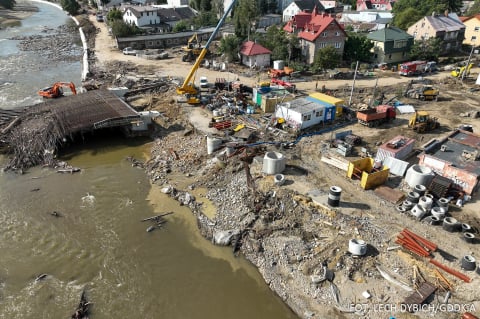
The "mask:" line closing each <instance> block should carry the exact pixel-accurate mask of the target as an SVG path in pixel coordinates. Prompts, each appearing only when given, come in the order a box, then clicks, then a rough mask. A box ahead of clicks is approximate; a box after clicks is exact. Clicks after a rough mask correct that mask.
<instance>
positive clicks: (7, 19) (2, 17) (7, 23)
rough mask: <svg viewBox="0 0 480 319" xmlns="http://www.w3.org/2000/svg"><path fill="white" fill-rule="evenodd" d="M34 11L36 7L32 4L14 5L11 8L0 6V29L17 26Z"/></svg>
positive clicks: (36, 10)
mask: <svg viewBox="0 0 480 319" xmlns="http://www.w3.org/2000/svg"><path fill="white" fill-rule="evenodd" d="M35 12H38V8H37V7H35V6H34V5H15V7H14V8H13V9H11V10H10V9H4V8H2V7H0V29H3V28H7V27H14V26H17V25H19V24H20V23H21V21H22V20H23V19H25V18H28V17H29V16H31V15H32V14H34V13H35Z"/></svg>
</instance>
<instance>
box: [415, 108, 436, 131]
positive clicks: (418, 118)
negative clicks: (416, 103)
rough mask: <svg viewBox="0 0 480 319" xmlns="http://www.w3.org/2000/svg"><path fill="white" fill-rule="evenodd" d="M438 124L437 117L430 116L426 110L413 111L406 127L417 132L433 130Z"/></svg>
mask: <svg viewBox="0 0 480 319" xmlns="http://www.w3.org/2000/svg"><path fill="white" fill-rule="evenodd" d="M439 126H440V123H438V119H437V118H436V117H432V116H430V114H428V112H426V111H417V112H415V114H414V115H413V116H412V117H411V118H410V121H409V122H408V127H409V128H410V129H412V130H414V131H415V132H417V133H425V132H429V131H433V130H434V129H436V128H438V127H439Z"/></svg>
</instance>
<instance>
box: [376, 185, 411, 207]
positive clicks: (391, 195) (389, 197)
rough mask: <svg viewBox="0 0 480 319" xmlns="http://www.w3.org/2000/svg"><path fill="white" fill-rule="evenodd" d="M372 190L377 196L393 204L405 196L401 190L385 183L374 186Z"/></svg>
mask: <svg viewBox="0 0 480 319" xmlns="http://www.w3.org/2000/svg"><path fill="white" fill-rule="evenodd" d="M374 192H375V194H377V196H378V197H380V198H382V199H384V200H386V201H389V202H390V203H393V204H396V203H398V202H400V201H401V200H403V199H404V198H405V194H404V193H403V192H401V191H399V190H396V189H393V188H390V187H388V186H385V185H381V186H378V187H377V188H375V190H374Z"/></svg>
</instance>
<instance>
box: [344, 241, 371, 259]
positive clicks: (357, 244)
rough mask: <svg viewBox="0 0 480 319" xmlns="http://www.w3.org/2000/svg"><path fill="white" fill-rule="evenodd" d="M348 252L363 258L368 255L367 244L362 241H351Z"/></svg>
mask: <svg viewBox="0 0 480 319" xmlns="http://www.w3.org/2000/svg"><path fill="white" fill-rule="evenodd" d="M348 251H349V252H350V253H351V254H352V255H355V256H363V255H365V254H366V253H367V243H366V242H365V241H363V240H361V239H350V241H349V242H348Z"/></svg>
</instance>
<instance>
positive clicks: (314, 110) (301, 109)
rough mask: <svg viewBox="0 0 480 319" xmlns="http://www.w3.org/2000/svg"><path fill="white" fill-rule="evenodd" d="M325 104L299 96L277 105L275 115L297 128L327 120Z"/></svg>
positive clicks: (300, 128) (304, 127)
mask: <svg viewBox="0 0 480 319" xmlns="http://www.w3.org/2000/svg"><path fill="white" fill-rule="evenodd" d="M325 115H326V109H325V106H323V105H321V104H319V103H315V102H312V101H309V100H307V99H306V98H299V99H295V100H292V101H290V102H284V103H280V104H278V105H277V109H276V111H275V117H277V118H283V119H284V120H285V123H286V124H287V125H289V126H291V127H292V128H294V129H296V130H303V129H306V128H308V127H310V126H313V125H316V124H320V123H324V122H325Z"/></svg>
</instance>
